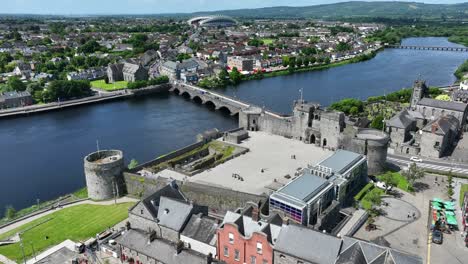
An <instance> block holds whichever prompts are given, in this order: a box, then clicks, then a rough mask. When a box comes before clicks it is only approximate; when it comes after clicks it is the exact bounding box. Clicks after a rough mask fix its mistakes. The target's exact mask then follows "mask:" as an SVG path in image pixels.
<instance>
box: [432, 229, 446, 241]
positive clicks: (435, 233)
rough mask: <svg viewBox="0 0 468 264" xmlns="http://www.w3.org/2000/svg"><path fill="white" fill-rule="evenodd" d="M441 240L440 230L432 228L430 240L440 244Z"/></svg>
mask: <svg viewBox="0 0 468 264" xmlns="http://www.w3.org/2000/svg"><path fill="white" fill-rule="evenodd" d="M442 241H443V235H442V232H441V231H440V230H434V231H432V242H433V243H436V244H442Z"/></svg>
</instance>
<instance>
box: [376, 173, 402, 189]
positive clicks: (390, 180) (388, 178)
mask: <svg viewBox="0 0 468 264" xmlns="http://www.w3.org/2000/svg"><path fill="white" fill-rule="evenodd" d="M380 180H381V181H383V182H385V185H387V186H391V187H396V186H397V185H398V179H396V178H395V177H393V175H392V173H391V172H387V173H385V174H384V175H382V176H380ZM385 193H387V189H385Z"/></svg>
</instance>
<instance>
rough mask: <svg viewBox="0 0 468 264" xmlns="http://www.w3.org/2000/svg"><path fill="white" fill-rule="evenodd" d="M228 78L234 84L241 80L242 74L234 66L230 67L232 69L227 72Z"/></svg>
mask: <svg viewBox="0 0 468 264" xmlns="http://www.w3.org/2000/svg"><path fill="white" fill-rule="evenodd" d="M229 78H230V79H231V81H232V82H233V83H234V84H238V83H240V81H241V80H242V74H241V73H240V72H239V71H238V70H237V68H236V67H234V68H232V71H231V72H230V73H229Z"/></svg>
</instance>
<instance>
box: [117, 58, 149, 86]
mask: <svg viewBox="0 0 468 264" xmlns="http://www.w3.org/2000/svg"><path fill="white" fill-rule="evenodd" d="M122 73H123V79H124V81H127V82H135V81H145V80H148V70H147V69H145V67H143V65H141V63H131V62H126V63H124V65H123V69H122Z"/></svg>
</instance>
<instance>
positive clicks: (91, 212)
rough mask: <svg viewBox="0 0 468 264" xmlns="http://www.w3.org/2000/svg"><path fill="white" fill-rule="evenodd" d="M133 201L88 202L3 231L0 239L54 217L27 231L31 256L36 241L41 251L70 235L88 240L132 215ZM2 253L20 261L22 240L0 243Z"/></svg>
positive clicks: (25, 248) (70, 237) (80, 239)
mask: <svg viewBox="0 0 468 264" xmlns="http://www.w3.org/2000/svg"><path fill="white" fill-rule="evenodd" d="M132 205H133V203H123V204H117V205H108V206H104V205H90V204H84V205H77V206H73V207H69V208H65V209H63V210H60V211H57V212H55V213H52V214H50V215H46V216H44V217H41V218H39V219H36V220H34V221H32V222H30V223H28V224H25V225H23V226H20V227H18V228H16V229H14V230H11V231H10V232H7V233H5V234H2V235H0V240H2V239H5V238H7V237H9V236H11V235H14V234H15V233H17V232H20V231H23V230H25V229H27V228H29V227H32V226H34V225H36V224H38V223H41V222H43V221H45V220H46V219H51V220H50V221H47V222H45V223H43V224H41V225H39V226H37V227H34V228H32V229H30V230H29V231H27V232H26V233H25V234H24V235H23V241H24V244H25V247H24V251H25V254H26V256H27V257H31V256H32V246H31V243H33V245H34V249H35V250H36V253H37V252H41V251H44V250H45V249H47V248H49V247H52V246H54V245H57V244H59V243H61V242H62V241H64V240H66V239H71V240H73V241H85V240H87V239H88V238H90V237H94V236H95V235H96V234H97V233H100V232H102V231H104V230H105V229H107V228H108V227H111V226H113V225H115V224H117V223H119V222H121V221H123V220H124V219H126V218H127V217H128V208H129V207H130V206H132ZM46 236H48V239H45V237H46ZM0 254H2V255H5V256H6V257H8V258H9V259H11V260H14V261H17V262H20V261H21V258H22V257H21V249H20V246H19V243H16V244H13V245H8V246H3V247H0Z"/></svg>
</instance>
